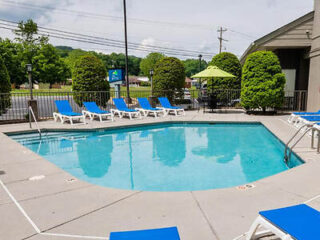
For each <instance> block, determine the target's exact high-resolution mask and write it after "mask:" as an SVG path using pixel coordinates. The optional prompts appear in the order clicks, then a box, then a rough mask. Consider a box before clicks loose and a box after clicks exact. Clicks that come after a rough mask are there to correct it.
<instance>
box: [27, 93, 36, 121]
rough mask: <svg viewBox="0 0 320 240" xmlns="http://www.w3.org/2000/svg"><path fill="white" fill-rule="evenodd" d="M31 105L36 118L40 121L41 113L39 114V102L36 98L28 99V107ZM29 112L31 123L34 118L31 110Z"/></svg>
mask: <svg viewBox="0 0 320 240" xmlns="http://www.w3.org/2000/svg"><path fill="white" fill-rule="evenodd" d="M29 107H31V109H32V111H33V113H34V116H35V118H36V119H35V120H37V121H38V119H39V117H38V116H39V115H38V103H37V100H34V99H30V100H28V109H29ZM28 114H29V122H30V124H31V121H32V119H31V115H30V111H28ZM33 121H34V120H33Z"/></svg>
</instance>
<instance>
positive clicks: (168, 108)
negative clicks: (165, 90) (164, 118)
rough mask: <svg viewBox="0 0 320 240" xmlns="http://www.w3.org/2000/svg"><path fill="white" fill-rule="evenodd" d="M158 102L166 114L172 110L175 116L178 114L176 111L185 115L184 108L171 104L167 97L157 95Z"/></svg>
mask: <svg viewBox="0 0 320 240" xmlns="http://www.w3.org/2000/svg"><path fill="white" fill-rule="evenodd" d="M158 99H159V102H160V104H161V105H162V109H164V110H165V111H166V114H169V113H170V112H173V113H174V114H175V115H176V116H177V115H178V112H181V113H182V114H183V115H185V112H184V109H183V108H180V107H176V106H172V105H171V103H170V102H169V100H168V98H166V97H159V98H158Z"/></svg>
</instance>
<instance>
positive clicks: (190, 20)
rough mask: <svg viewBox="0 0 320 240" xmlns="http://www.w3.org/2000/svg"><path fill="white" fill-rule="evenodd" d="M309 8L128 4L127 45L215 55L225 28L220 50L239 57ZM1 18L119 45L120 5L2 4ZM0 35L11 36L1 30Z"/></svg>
mask: <svg viewBox="0 0 320 240" xmlns="http://www.w3.org/2000/svg"><path fill="white" fill-rule="evenodd" d="M23 4H24V5H23ZM26 4H27V5H26ZM35 6H40V8H37V7H35ZM312 9H313V0H303V1H301V0H224V1H221V0H161V1H160V0H127V14H128V36H129V41H131V42H134V43H139V44H141V45H142V46H143V45H156V46H161V47H169V48H179V49H186V50H193V51H201V52H207V53H212V54H215V53H217V52H218V46H219V44H218V39H217V34H218V33H217V29H218V28H219V27H220V26H222V27H224V28H227V29H228V31H227V32H226V33H225V35H224V37H225V38H226V39H228V42H225V43H224V49H225V50H226V51H230V52H233V53H235V54H236V55H238V56H240V55H241V54H242V53H243V52H244V51H245V49H246V48H247V47H248V46H249V44H250V43H251V42H253V41H254V40H255V39H257V38H259V37H262V36H263V35H265V34H267V33H269V32H271V31H273V30H275V29H276V28H278V27H281V26H283V25H285V24H287V23H289V22H290V21H292V20H294V19H296V18H298V17H300V16H302V15H304V14H306V13H308V12H310V11H312ZM80 12H85V13H80ZM87 13H93V14H94V15H90V16H88V14H87ZM97 15H98V16H97ZM0 16H1V17H0V18H1V19H6V20H12V21H19V20H23V19H28V18H33V19H34V20H35V21H36V22H37V23H38V24H39V25H40V26H43V27H51V28H55V29H62V30H67V31H72V32H78V33H83V34H88V35H94V36H102V37H106V38H111V39H117V40H123V23H122V17H123V8H122V0H90V1H88V0H65V1H63V0H42V1H41V0H17V1H14V0H12V1H11V0H0ZM0 36H1V37H9V38H12V37H13V36H12V34H11V33H10V32H9V31H5V30H3V29H0ZM51 43H52V44H54V45H68V46H72V47H75V48H77V47H79V48H84V49H87V50H96V51H101V52H105V53H109V52H113V51H116V52H124V50H123V49H118V48H112V47H105V46H103V47H99V46H97V45H93V44H89V43H78V42H73V41H66V40H58V39H51ZM129 54H133V55H138V56H144V55H145V54H146V52H141V51H133V50H132V51H130V52H129Z"/></svg>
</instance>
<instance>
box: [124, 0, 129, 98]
mask: <svg viewBox="0 0 320 240" xmlns="http://www.w3.org/2000/svg"><path fill="white" fill-rule="evenodd" d="M123 14H124V39H125V52H126V58H125V62H126V85H127V102H128V103H131V98H130V89H129V84H130V83H129V71H128V35H127V7H126V0H123Z"/></svg>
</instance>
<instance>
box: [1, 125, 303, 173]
mask: <svg viewBox="0 0 320 240" xmlns="http://www.w3.org/2000/svg"><path fill="white" fill-rule="evenodd" d="M175 123H176V124H197V123H199V124H215V123H217V124H224V123H225V124H239V125H241V124H261V125H262V126H264V127H265V128H266V129H267V130H268V131H269V132H270V133H271V134H272V135H273V136H274V137H275V138H276V139H277V140H278V141H279V142H280V143H281V144H283V145H284V146H286V143H285V142H284V141H282V140H281V139H280V138H279V137H278V136H277V135H276V134H275V133H274V132H272V130H270V129H269V128H268V127H267V126H266V125H265V124H263V122H261V121H241V122H239V121H199V120H195V121H192V120H184V121H183V120H182V121H181V120H169V121H168V120H167V121H158V122H154V123H152V122H151V123H139V124H137V123H134V124H128V125H121V126H106V127H93V128H91V129H88V128H73V129H70V128H40V131H44V132H95V131H101V130H117V129H130V128H136V127H143V126H156V125H159V124H175ZM3 133H4V134H5V135H7V136H9V137H10V136H15V135H23V134H30V133H38V130H36V129H32V130H25V131H9V132H3ZM292 154H294V155H296V156H297V157H298V159H299V161H301V162H302V164H305V163H307V161H306V160H305V159H303V157H302V156H300V155H299V154H298V153H296V152H295V151H294V150H293V151H292ZM39 156H40V155H39ZM290 169H291V168H289V169H288V170H290ZM286 171H287V170H286Z"/></svg>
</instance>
